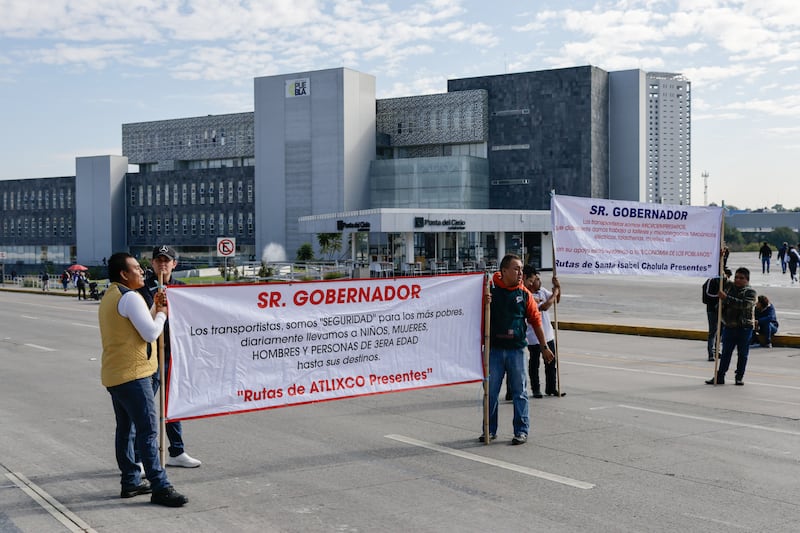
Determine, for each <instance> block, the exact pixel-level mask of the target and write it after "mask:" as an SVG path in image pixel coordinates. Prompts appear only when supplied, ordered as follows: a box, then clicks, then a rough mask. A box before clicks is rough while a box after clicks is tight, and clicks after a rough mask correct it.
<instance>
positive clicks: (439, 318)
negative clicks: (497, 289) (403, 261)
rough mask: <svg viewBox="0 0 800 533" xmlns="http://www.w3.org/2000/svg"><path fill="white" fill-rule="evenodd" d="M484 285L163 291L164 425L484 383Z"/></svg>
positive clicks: (329, 284) (418, 282) (446, 279)
mask: <svg viewBox="0 0 800 533" xmlns="http://www.w3.org/2000/svg"><path fill="white" fill-rule="evenodd" d="M483 281H484V278H483V275H482V274H472V275H457V276H437V277H420V278H397V279H374V280H341V281H339V280H337V281H320V282H300V283H270V284H258V285H253V284H251V285H217V286H193V287H192V286H174V287H170V288H169V289H168V300H169V309H170V311H169V313H170V317H169V323H170V342H171V352H172V364H171V367H170V385H169V391H168V398H167V418H168V419H170V420H181V419H187V418H198V417H204V416H215V415H223V414H232V413H241V412H246V411H254V410H260V409H269V408H274V407H285V406H289V405H296V404H304V403H310V402H317V401H322V400H334V399H342V398H351V397H354V396H361V395H365V394H374V393H381V392H392V391H400V390H410V389H419V388H427V387H435V386H442V385H454V384H458V383H471V382H476V381H480V380H482V379H483V368H482V362H481V340H482V328H481V320H482V302H483Z"/></svg>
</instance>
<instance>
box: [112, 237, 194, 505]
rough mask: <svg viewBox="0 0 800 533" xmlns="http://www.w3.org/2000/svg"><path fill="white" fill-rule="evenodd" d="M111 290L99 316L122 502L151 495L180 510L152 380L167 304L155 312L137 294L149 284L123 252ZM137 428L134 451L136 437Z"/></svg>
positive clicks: (115, 258) (161, 301) (162, 301)
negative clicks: (163, 457)
mask: <svg viewBox="0 0 800 533" xmlns="http://www.w3.org/2000/svg"><path fill="white" fill-rule="evenodd" d="M108 276H109V280H110V281H111V286H110V287H109V288H108V290H106V293H105V295H104V296H103V300H102V301H101V302H100V309H99V312H98V315H99V321H100V336H101V339H102V344H103V357H102V364H101V371H100V377H101V381H102V383H103V385H104V386H105V387H106V389H107V390H108V392H109V394H111V402H112V404H113V406H114V415H115V417H116V423H117V428H116V434H115V438H114V446H115V449H116V456H117V465H118V466H119V469H120V472H121V481H120V482H121V484H122V490H121V492H120V497H121V498H132V497H134V496H138V495H140V494H149V493H151V492H152V496H151V497H150V501H151V502H152V503H155V504H158V505H165V506H167V507H180V506H182V505H184V504H185V503H186V502H188V501H189V499H188V498H186V496H184V495H182V494H180V493H179V492H177V491H176V490H175V489H174V488H173V487H172V485H171V484H170V482H169V480H168V479H167V473H166V472H165V471H164V469H163V468H162V466H161V462H160V461H159V458H158V455H159V454H158V421H157V419H156V406H155V402H154V400H153V384H152V376H153V374H155V372H156V370H157V369H158V361H157V358H155V357H153V345H152V343H153V341H155V340H156V339H157V338H158V336H159V335H160V334H161V331H162V329H163V327H164V323H165V322H166V321H167V305H166V304H167V301H166V298H165V297H164V295H163V294H159V295H157V297H156V299H155V305H154V307H153V311H154V312H153V314H151V313H150V310H149V309H148V306H147V304H146V303H145V301H144V298H142V296H141V295H140V294H139V293H138V292H136V291H137V289H139V288H141V287H142V286H143V285H144V273H143V272H142V267H140V266H139V262H138V261H137V260H136V258H134V257H133V256H131V255H130V254H127V253H124V252H121V253H116V254H114V255H112V256H111V258H110V259H109V260H108ZM134 429H135V431H136V442H135V448H134V446H132V445H131V438H132V435H131V433H132V432H133V430H134ZM134 449H135V450H136V451H137V452H139V454H140V456H141V460H142V465H143V467H144V471H145V473H146V475H147V479H148V481H149V483H148V482H147V481H142V480H141V473H140V470H139V466H138V465H137V464H136V461H135V458H134Z"/></svg>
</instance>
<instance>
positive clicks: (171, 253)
mask: <svg viewBox="0 0 800 533" xmlns="http://www.w3.org/2000/svg"><path fill="white" fill-rule="evenodd" d="M162 255H163V256H164V257H169V259H170V260H171V261H175V259H177V258H178V254H177V252H176V251H175V249H174V248H172V247H171V246H167V245H166V244H164V245H161V246H156V247H155V248H153V259H158V258H159V257H161V256H162Z"/></svg>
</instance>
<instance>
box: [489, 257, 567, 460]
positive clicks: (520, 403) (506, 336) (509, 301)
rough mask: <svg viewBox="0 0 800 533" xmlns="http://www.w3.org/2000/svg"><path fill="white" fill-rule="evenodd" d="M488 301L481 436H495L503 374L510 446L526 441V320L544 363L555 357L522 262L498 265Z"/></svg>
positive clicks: (506, 259)
mask: <svg viewBox="0 0 800 533" xmlns="http://www.w3.org/2000/svg"><path fill="white" fill-rule="evenodd" d="M490 289H491V290H490V293H489V296H488V298H489V302H490V306H491V307H490V315H491V316H490V326H489V334H490V341H489V342H490V350H489V435H481V437H480V438H479V439H478V440H480V441H481V442H485V441H486V439H487V438H488V439H489V440H494V439H495V438H496V437H497V410H498V395H499V394H500V386H501V385H502V383H503V375H504V374H506V375H507V376H508V387H509V389H510V392H511V400H512V402H513V404H514V438H513V439H512V440H511V444H525V443H526V442H527V441H528V433H529V429H530V420H529V417H528V409H529V406H528V385H527V380H526V379H525V374H526V372H525V347H526V346H527V344H528V342H527V341H526V340H525V332H526V330H527V326H526V323H525V322H526V321H527V322H528V323H530V325H531V326H532V327H533V331H534V333H536V338H537V339H539V344H540V346H542V357H543V358H544V361H545V363H549V362H550V361H552V360H553V359H554V358H555V356H554V355H553V352H552V351H550V348H549V347H548V346H547V340H546V339H545V336H544V331H543V330H542V316H541V314H540V313H539V310H538V309H537V306H536V302H535V301H534V298H533V295H532V294H531V293H530V291H529V290H528V289H526V288H525V285H523V283H522V260H521V259H520V258H519V257H518V256H516V255H514V254H508V255H506V256H505V257H503V260H502V261H501V262H500V271H499V272H495V273H494V276H492V280H491V287H490Z"/></svg>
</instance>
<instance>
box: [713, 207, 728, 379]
mask: <svg viewBox="0 0 800 533" xmlns="http://www.w3.org/2000/svg"><path fill="white" fill-rule="evenodd" d="M724 253H725V216H724V215H723V216H722V224H721V227H720V232H719V290H720V291H724V290H725V278H724V275H725V271H724V268H725V265H724V262H725V258H724V255H723V254H724ZM721 338H722V298H720V297H719V295H717V331H716V333H715V334H714V385H717V374H718V372H719V348H720V340H721Z"/></svg>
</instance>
